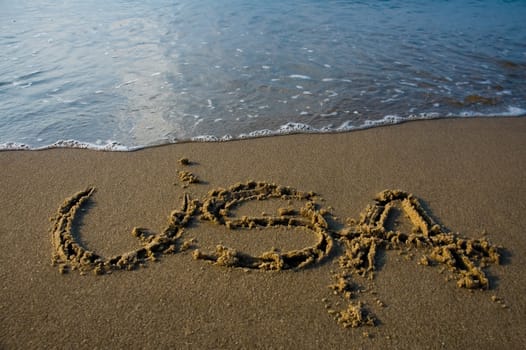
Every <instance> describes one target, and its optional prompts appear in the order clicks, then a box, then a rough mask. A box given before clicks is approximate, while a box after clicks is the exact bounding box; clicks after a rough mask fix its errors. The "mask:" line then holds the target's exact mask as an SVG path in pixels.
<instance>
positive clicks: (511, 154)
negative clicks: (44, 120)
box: [0, 118, 526, 349]
mask: <svg viewBox="0 0 526 350" xmlns="http://www.w3.org/2000/svg"><path fill="white" fill-rule="evenodd" d="M182 159H187V160H188V164H186V163H187V162H186V161H183V160H182ZM525 173H526V119H525V118H464V119H440V120H424V121H415V122H406V123H402V124H398V125H393V126H386V127H377V128H371V129H367V130H360V131H354V132H346V133H340V134H301V135H286V136H272V137H264V138H255V139H250V140H236V141H229V142H216V143H212V142H211V143H200V142H190V143H180V144H172V145H165V146H159V147H151V148H146V149H142V150H138V151H134V152H102V151H93V150H83V149H71V148H69V149H48V150H41V151H4V152H0V178H1V179H2V180H1V186H0V223H1V226H0V278H1V280H2V287H1V289H0V323H1V324H2V326H1V327H0V348H1V349H22V348H23V349H31V348H34V349H36V348H59V349H65V348H73V347H76V348H81V349H83V348H86V349H88V348H90V349H95V348H127V347H135V348H177V349H185V348H188V349H212V348H233V349H242V348H276V349H279V348H290V347H295V348H301V349H311V348H322V349H339V348H341V349H343V348H345V349H360V348H364V349H368V348H379V349H381V348H400V349H460V348H478V349H494V348H506V349H519V348H522V347H523V346H524V344H526V334H525V333H524V329H525V328H526V319H525V317H524V315H525V314H526V297H525V296H524V291H525V290H526V278H525V277H524V266H525V264H526V258H525V257H526V239H525V237H524V232H525V229H526V219H525V217H524V216H523V215H524V213H525V212H526V204H525V202H524V198H525V195H526V177H525V175H524V174H525ZM185 175H186V176H185ZM190 175H193V176H195V177H196V178H197V181H190V180H189V179H191V177H189V176H190ZM250 181H254V182H255V183H257V182H260V183H264V184H275V185H277V186H290V188H291V189H294V190H297V191H298V192H293V191H292V190H290V189H285V190H284V189H281V190H280V191H281V192H279V191H278V192H279V193H280V195H281V194H287V193H292V195H291V198H289V197H287V196H286V195H284V196H282V197H279V196H274V195H268V196H267V197H262V198H261V199H262V200H259V201H258V200H249V201H247V203H241V205H240V206H239V208H238V211H239V213H237V212H236V213H234V214H236V215H238V216H239V217H242V216H247V217H250V216H258V217H263V218H267V217H269V216H270V217H271V216H272V215H273V214H269V213H273V212H275V211H276V210H278V212H279V211H280V210H281V209H282V208H283V207H288V206H296V202H295V200H296V199H298V202H300V203H299V204H298V205H297V206H303V205H306V204H305V203H307V202H308V201H309V200H310V198H311V197H312V198H315V200H316V203H317V205H319V210H317V211H316V212H315V214H305V215H303V214H301V215H303V216H304V218H307V219H309V220H311V221H315V220H317V219H315V218H316V217H317V216H315V215H318V214H319V215H322V216H324V217H326V218H327V227H326V228H325V229H323V232H327V235H328V236H330V239H331V240H333V241H334V242H333V243H331V244H334V247H331V246H323V249H322V250H323V252H322V253H323V254H321V255H320V256H319V261H318V260H316V259H315V260H316V261H314V262H310V263H309V264H305V265H302V263H299V264H298V265H297V266H295V268H290V269H282V270H277V271H274V270H273V268H272V266H271V267H270V268H269V269H270V271H264V270H263V269H262V268H252V267H251V266H248V265H246V266H241V267H236V264H238V265H239V261H241V260H240V259H238V260H235V259H234V260H235V262H234V263H231V262H229V261H226V263H225V264H223V265H225V266H219V265H221V264H218V261H219V260H220V258H221V256H218V255H214V254H213V253H212V254H211V256H212V255H214V256H213V257H212V258H213V259H208V260H210V261H206V259H195V257H196V255H198V254H196V253H195V251H196V250H199V251H204V252H209V251H211V249H214V247H216V246H217V245H222V246H223V247H226V246H228V247H232V248H233V249H234V248H235V249H237V251H243V252H246V253H247V254H249V255H251V256H256V255H258V254H262V253H264V252H268V251H269V250H270V251H272V248H273V247H274V248H277V249H281V250H283V251H289V250H301V249H302V248H303V247H309V246H312V245H314V244H315V243H316V242H317V241H316V240H317V238H316V237H317V236H316V235H313V234H312V233H313V231H315V230H316V229H320V230H322V228H323V225H318V224H312V226H309V225H310V224H305V225H304V224H303V223H300V224H293V225H290V224H289V226H293V227H292V228H290V227H278V225H277V224H271V223H270V222H271V221H269V220H267V221H265V222H266V223H267V225H268V226H269V227H267V228H264V227H259V228H252V229H241V230H239V229H237V230H229V229H227V227H226V225H222V224H221V222H220V224H217V223H214V222H213V220H210V219H207V220H205V219H202V218H201V219H199V215H198V213H195V212H194V213H190V212H189V209H188V207H185V205H184V203H185V198H186V201H189V200H190V201H194V200H195V201H197V202H192V203H198V204H196V205H198V206H199V208H201V210H203V208H204V207H203V206H204V204H203V203H205V202H206V200H207V198H208V199H209V198H210V197H211V196H212V194H211V193H210V191H211V190H214V189H226V192H228V193H234V192H236V188H235V187H232V186H234V185H235V184H239V183H240V184H244V185H246V186H250V185H247V184H251V182H250ZM254 186H256V185H254ZM88 188H94V192H92V193H91V194H90V195H89V198H87V202H86V203H84V204H82V205H79V210H78V213H77V214H78V215H77V216H76V218H75V220H73V219H72V220H73V221H72V223H73V224H72V232H71V233H72V236H74V238H75V239H76V240H77V242H78V243H79V245H80V246H81V247H83V249H86V250H89V251H92V252H96V254H98V256H101V257H111V256H119V254H121V255H122V254H123V253H125V252H130V251H136V250H137V248H138V247H139V246H141V244H142V243H144V242H145V241H146V240H147V239H148V237H147V236H150V235H151V236H153V237H154V236H155V235H158V234H159V233H161V232H163V230H165V227H167V222H170V220H171V219H168V217H169V216H170V215H171V214H170V213H173V210H180V211H181V212H185V213H187V214H188V215H189V216H188V219H189V221H188V222H186V221H184V220H183V219H181V220H183V221H184V232H183V231H178V234H180V235H181V237H180V238H179V236H178V237H177V238H178V239H179V241H178V242H179V243H177V249H175V250H174V251H173V252H172V253H169V254H168V253H167V254H153V255H155V256H152V257H147V258H141V259H140V260H141V261H139V263H138V264H137V265H136V266H132V267H133V269H131V271H129V270H128V269H127V268H123V269H122V270H116V269H113V270H112V269H111V268H108V269H107V270H106V271H102V272H103V273H101V274H98V273H97V271H95V270H96V269H95V268H92V266H88V265H89V264H88V265H86V266H84V267H85V268H84V267H83V266H80V268H79V269H75V268H74V266H71V264H70V265H69V266H68V262H67V261H66V262H64V258H62V260H61V259H60V258H57V257H56V254H57V249H59V248H60V247H57V243H56V239H55V238H54V237H55V235H57V234H58V233H64V232H65V231H64V230H66V229H64V228H60V229H59V228H57V225H58V224H57V223H58V221H59V220H60V219H61V218H62V219H68V217H67V215H68V214H64V215H62V216H61V215H57V212H58V211H59V208H61V206H62V205H63V203H64V201H65V200H66V199H68V198H72V196H73V195H75V194H76V193H79V191H83V190H86V189H88ZM273 188H274V187H273ZM276 188H277V187H276ZM386 189H391V190H395V189H397V190H401V191H405V192H406V193H410V194H412V195H413V196H414V198H417V199H418V201H419V203H420V204H421V205H422V208H424V210H425V212H426V213H427V214H428V215H429V217H430V218H433V220H434V221H436V222H437V223H438V224H439V225H440V226H441V227H442V228H441V230H442V231H444V232H454V233H456V232H458V233H459V234H458V237H463V238H465V239H468V240H470V239H471V240H475V239H477V240H478V239H484V240H487V242H489V243H490V244H491V246H492V247H496V248H495V249H497V250H498V252H499V254H500V259H499V263H498V264H497V263H496V262H495V263H487V264H486V265H487V267H484V266H481V270H482V271H483V272H484V274H485V276H486V277H487V280H488V285H487V286H482V287H483V288H471V289H470V288H459V286H457V284H458V278H457V277H458V276H457V272H458V271H452V270H451V269H449V268H448V266H447V264H445V265H443V264H439V263H432V264H430V265H431V266H426V264H425V263H423V260H422V257H423V255H424V254H427V253H429V249H430V248H432V247H430V246H427V247H426V246H424V247H418V246H417V245H416V244H415V246H414V247H413V246H411V245H408V249H398V248H397V247H391V248H389V249H383V248H382V246H378V248H377V253H376V256H375V261H374V262H373V266H372V267H371V266H369V267H370V268H372V269H373V270H374V276H373V274H371V278H365V279H364V282H363V287H356V289H353V291H352V292H353V296H352V302H353V303H358V302H361V301H363V303H365V304H364V305H365V308H366V309H367V310H369V311H370V314H371V315H374V322H371V323H373V324H374V325H370V324H369V325H368V324H360V325H358V326H357V327H352V326H350V327H343V326H342V323H341V322H338V320H335V317H334V312H333V313H331V312H330V311H333V309H334V310H340V309H342V308H344V307H345V305H346V303H347V302H348V301H347V300H345V298H342V297H340V296H339V295H336V294H337V292H338V290H337V289H335V288H334V287H330V286H332V285H333V284H334V275H335V274H336V273H338V271H339V269H340V268H341V266H339V257H340V256H341V255H342V254H343V250H344V248H343V245H342V243H339V242H338V237H340V236H339V235H340V234H341V232H345V230H346V229H349V227H351V226H352V225H354V224H356V222H357V221H359V220H360V213H363V212H364V210H365V209H366V207H367V206H368V205H373V204H374V203H375V202H374V199H375V196H376V195H377V194H378V193H379V192H381V191H383V190H386ZM287 191H288V192H287ZM291 191H292V192H291ZM311 191H313V192H314V193H315V194H306V193H309V192H311ZM219 192H220V191H218V192H216V193H219ZM300 192H301V194H302V196H303V197H302V196H298V198H295V197H294V198H292V197H293V195H296V194H297V193H300ZM273 193H274V192H273ZM185 194H187V196H185ZM285 197H287V198H285ZM300 197H301V198H300ZM187 204H188V203H187ZM307 208H308V206H307ZM185 210H186V211H185ZM178 213H180V212H178ZM291 213H292V211H291ZM295 213H296V214H295V215H296V216H301V215H300V214H298V213H299V210H298V212H295ZM59 214H60V213H59ZM281 214H283V215H284V216H287V215H288V212H286V211H283V210H282V211H281ZM281 214H280V215H281ZM283 215H282V216H283ZM309 215H310V216H309ZM173 217H174V216H172V218H173ZM181 217H182V216H181ZM313 218H314V219H313ZM50 219H51V220H50ZM353 219H354V220H353ZM221 220H222V219H221ZM265 220H266V219H265ZM404 220H405V221H407V220H409V219H408V218H404V217H403V215H402V216H400V218H399V221H401V223H400V225H401V227H409V230H411V227H410V226H411V222H409V225H408V223H407V222H405V223H404ZM183 221H181V222H183ZM409 221H410V220H409ZM178 222H179V221H178ZM289 222H292V221H289ZM302 222H303V221H302ZM54 225H55V226H54ZM181 225H183V224H181ZM247 225H248V224H247ZM404 225H405V226H404ZM255 226H257V225H255ZM181 227H182V226H181ZM320 227H321V228H320ZM137 228H144V232H146V233H144V234H143V233H141V232H143V231H141V230H139V231H138V230H137ZM146 229H147V230H146ZM60 230H62V231H60ZM230 231H233V232H234V233H232V232H230ZM316 232H317V231H316ZM320 232H321V231H320ZM132 233H135V236H136V237H134V235H132ZM266 233H269V234H268V235H267V234H266ZM232 234H233V235H234V236H232ZM316 234H317V233H316ZM145 237H146V238H145ZM232 237H233V238H232ZM291 237H292V238H291ZM452 237H453V236H452ZM455 237H456V236H455ZM138 238H139V239H138ZM141 239H142V240H143V241H141ZM331 242H332V241H331ZM280 244H281V245H280ZM183 248H184V249H183ZM324 249H325V250H324ZM426 249H427V250H426ZM66 258H67V257H66ZM234 258H235V257H234ZM52 259H54V262H55V265H54V266H53V264H52ZM214 259H215V260H214ZM154 260H157V261H154ZM424 260H425V259H424ZM214 262H215V264H214ZM290 264H292V263H290ZM290 264H289V265H290ZM442 265H443V266H442ZM464 265H466V264H464V263H463V265H462V266H463V267H458V268H464V267H465V266H464ZM467 265H469V264H467ZM483 265H484V264H483ZM258 266H261V265H258ZM125 267H128V265H127V266H125ZM454 268H457V267H454ZM79 270H80V271H79ZM61 272H66V273H61ZM348 280H349V281H351V280H356V281H357V282H360V283H361V277H357V278H354V277H348ZM329 303H330V305H329ZM335 312H337V311H335Z"/></svg>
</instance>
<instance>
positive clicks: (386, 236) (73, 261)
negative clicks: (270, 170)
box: [51, 162, 501, 327]
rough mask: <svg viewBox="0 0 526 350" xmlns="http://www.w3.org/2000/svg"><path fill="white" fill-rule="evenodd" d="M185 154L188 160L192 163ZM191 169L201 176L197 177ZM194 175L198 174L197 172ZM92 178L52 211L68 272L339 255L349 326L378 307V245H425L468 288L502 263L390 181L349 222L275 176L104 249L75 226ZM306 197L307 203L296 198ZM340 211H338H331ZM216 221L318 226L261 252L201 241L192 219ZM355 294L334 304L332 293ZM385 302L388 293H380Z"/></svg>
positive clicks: (237, 225)
mask: <svg viewBox="0 0 526 350" xmlns="http://www.w3.org/2000/svg"><path fill="white" fill-rule="evenodd" d="M184 163H185V162H182V164H184ZM190 175H191V176H190ZM188 179H192V181H188ZM180 180H181V181H182V182H185V183H186V185H188V184H190V183H197V182H199V179H198V178H197V177H196V176H194V175H193V174H191V173H189V172H181V173H180ZM94 192H95V188H94V187H88V188H86V189H85V190H83V191H80V192H78V193H76V194H74V195H73V196H71V197H70V198H67V199H66V200H65V201H64V203H63V204H62V205H61V206H60V208H59V209H58V212H57V213H56V215H55V216H54V217H53V218H52V229H51V232H52V243H53V256H52V262H53V264H54V265H55V266H58V267H59V270H60V271H61V272H63V273H65V272H68V271H69V270H77V271H79V272H80V273H81V274H85V273H86V272H88V271H92V272H93V273H95V274H106V273H110V272H112V271H116V270H133V269H136V268H139V267H141V266H144V265H145V264H147V263H148V262H151V261H158V260H159V259H160V258H161V257H162V256H163V255H166V254H176V253H178V252H182V251H185V250H189V249H192V250H193V253H192V256H193V258H194V259H196V260H205V261H208V262H210V263H211V264H214V265H219V266H222V267H225V268H244V269H247V270H248V269H257V270H265V271H281V270H287V269H292V270H301V269H304V268H306V267H314V266H316V264H318V263H320V262H321V261H323V260H327V259H330V258H332V257H333V256H335V255H337V254H334V252H335V251H336V249H334V248H335V246H338V247H340V248H341V249H339V250H338V251H340V252H341V253H340V254H339V256H338V257H337V259H338V260H337V263H338V267H339V268H338V271H336V272H333V276H332V280H333V283H332V284H331V285H330V286H329V288H330V289H331V291H332V292H331V293H330V297H328V298H324V299H323V302H324V303H325V307H326V309H327V311H328V313H329V314H330V315H332V317H334V319H335V320H336V321H337V322H338V323H339V324H340V325H341V326H343V327H360V326H366V325H369V326H374V325H375V324H377V316H376V315H375V314H374V313H373V312H372V311H371V310H370V308H369V307H368V305H367V304H366V303H364V302H362V301H360V299H361V298H362V296H363V295H364V293H367V291H371V290H372V289H373V283H374V277H375V264H376V257H377V252H378V251H379V250H380V249H385V250H401V251H408V250H416V251H419V252H421V253H422V256H421V258H420V259H419V261H418V263H419V264H422V265H426V266H435V267H439V268H440V269H441V272H443V271H448V273H449V274H450V275H451V277H452V278H454V279H456V281H457V282H456V284H457V286H458V287H459V288H468V289H482V290H486V289H488V288H489V287H490V286H489V280H488V278H487V276H486V274H485V273H484V271H483V269H484V268H485V267H486V266H488V265H489V264H499V260H500V253H499V250H500V249H501V248H499V247H496V246H495V245H492V244H491V243H490V242H489V241H488V240H487V239H485V238H482V239H469V238H463V237H461V236H460V235H458V234H455V233H452V232H449V231H448V230H446V229H445V228H444V227H443V226H442V225H440V224H438V223H437V222H436V221H435V220H434V219H433V218H432V217H431V216H430V215H429V214H428V213H427V211H426V210H425V209H424V207H423V206H422V205H421V203H420V201H419V200H418V199H417V198H416V197H415V196H413V195H412V194H410V193H407V192H404V191H400V190H385V191H383V192H381V193H379V194H378V195H377V196H376V198H375V202H374V204H372V205H369V206H368V207H367V208H366V209H365V210H364V211H363V212H362V214H361V215H360V218H359V219H358V220H353V219H348V220H347V223H346V225H345V227H344V228H343V229H341V230H336V229H334V228H333V227H332V226H334V225H330V224H329V222H334V220H337V219H336V218H334V217H333V216H331V214H330V212H329V210H327V209H324V208H323V207H322V205H321V204H320V200H321V198H320V197H319V195H317V194H316V193H314V192H302V191H298V190H296V189H294V188H291V187H285V186H279V185H276V184H272V183H267V182H255V181H248V182H246V183H239V184H236V185H233V186H231V187H229V188H226V189H214V190H211V191H209V192H208V194H207V195H206V196H205V197H204V198H202V199H201V200H196V199H192V198H190V196H189V195H188V194H185V196H184V199H183V202H182V205H181V207H180V208H179V209H176V210H174V211H172V212H171V213H170V215H169V217H168V223H167V225H166V228H165V229H164V230H163V231H162V232H160V233H159V234H152V233H150V231H149V230H147V229H143V228H134V229H133V231H132V234H133V235H134V236H135V237H137V238H138V241H139V244H140V247H139V248H137V249H135V250H133V251H129V252H126V253H124V254H120V255H116V256H112V257H103V256H101V255H99V254H97V253H96V252H94V251H91V250H89V249H87V248H86V247H84V246H83V245H82V244H81V243H80V242H79V240H78V239H76V238H75V236H74V235H73V234H72V227H73V222H74V220H75V217H76V215H77V213H78V212H79V210H80V209H81V208H82V206H83V205H85V203H86V201H88V200H89V198H90V197H91V196H92V195H93V194H94ZM269 199H273V200H280V201H283V202H284V203H286V205H285V206H284V207H282V208H279V209H278V210H277V212H276V213H275V215H270V214H262V215H259V216H242V217H235V216H234V215H233V213H232V212H233V210H234V209H235V208H238V207H239V206H242V205H243V204H244V203H247V202H249V201H264V200H269ZM292 203H300V204H297V205H296V206H297V208H296V207H294V206H293V205H292ZM395 212H402V213H405V216H406V217H407V218H408V219H409V221H410V223H411V225H412V229H411V230H410V231H411V232H410V233H403V232H401V231H398V230H395V229H389V228H388V227H389V225H387V222H388V220H391V219H390V218H391V217H392V216H393V215H394V213H395ZM329 218H330V220H329ZM205 221H206V222H211V223H214V224H216V225H222V226H224V227H225V228H226V229H227V230H236V229H245V230H246V232H250V231H251V230H252V229H259V230H261V229H264V228H276V227H283V228H288V229H294V228H301V229H303V230H305V231H306V232H309V233H311V234H312V235H314V237H315V240H314V242H315V243H314V244H313V245H310V246H307V247H304V248H302V249H295V250H290V251H280V250H279V249H276V248H272V249H271V250H270V251H267V252H265V253H263V254H261V255H252V254H248V253H246V252H242V251H239V250H236V249H233V248H230V247H227V246H224V245H218V246H217V247H216V249H215V251H203V250H201V249H199V246H198V243H197V242H196V241H195V240H194V239H190V238H188V237H186V236H185V228H187V227H188V225H189V224H190V223H192V224H193V225H194V226H195V225H198V224H199V222H205ZM334 297H336V298H338V300H339V301H342V299H343V301H345V302H344V303H343V304H344V305H345V306H344V307H343V308H342V307H341V306H340V307H339V308H338V307H336V306H335V307H333V305H341V303H340V302H336V303H334V304H333V303H332V302H331V301H330V300H332V299H331V298H334ZM376 303H377V304H378V305H380V306H382V302H381V301H380V300H379V299H376Z"/></svg>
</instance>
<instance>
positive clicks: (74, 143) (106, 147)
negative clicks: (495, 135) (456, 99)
mask: <svg viewBox="0 0 526 350" xmlns="http://www.w3.org/2000/svg"><path fill="white" fill-rule="evenodd" d="M510 109H511V110H517V111H516V112H515V113H512V112H509V113H507V114H506V113H503V114H501V115H481V116H436V117H433V116H428V117H421V118H411V117H406V118H403V117H398V116H396V115H395V116H391V115H387V116H385V117H384V118H382V119H378V120H368V122H369V123H364V124H362V125H360V126H350V127H349V128H342V127H338V128H336V129H330V130H325V129H324V128H319V129H318V128H314V127H311V126H310V125H308V124H303V123H294V122H290V123H287V124H285V125H282V127H281V128H279V129H276V130H269V129H261V130H255V131H252V132H250V133H248V134H245V133H243V134H240V135H238V136H237V137H232V136H231V135H229V134H228V135H224V136H222V137H217V136H210V135H201V136H195V137H192V138H190V139H186V140H180V141H173V142H162V143H161V142H160V141H158V142H157V143H152V144H149V145H143V146H125V145H123V144H121V143H119V142H117V141H112V140H107V141H106V143H105V144H102V143H100V144H98V143H90V142H81V141H78V140H74V139H70V140H59V141H56V142H55V143H53V144H50V145H47V146H40V147H34V148H32V147H31V146H29V145H26V144H24V143H17V142H5V143H3V144H0V152H9V151H46V150H52V149H88V150H91V151H100V152H137V151H141V150H145V149H149V148H156V147H164V146H170V145H181V144H187V143H212V144H215V143H225V142H236V141H247V140H257V139H261V138H267V137H271V138H272V137H280V136H291V135H338V134H346V133H352V132H359V131H364V130H369V129H373V128H384V127H391V126H395V125H400V124H405V123H413V122H421V121H432V120H464V119H487V118H491V119H493V118H497V119H514V118H524V117H525V116H526V110H523V109H521V108H518V107H511V108H510ZM287 126H288V128H286V127H287ZM296 128H298V129H296Z"/></svg>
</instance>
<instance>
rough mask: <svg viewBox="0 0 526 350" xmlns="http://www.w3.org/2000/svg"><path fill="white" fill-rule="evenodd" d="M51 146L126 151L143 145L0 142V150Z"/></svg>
mask: <svg viewBox="0 0 526 350" xmlns="http://www.w3.org/2000/svg"><path fill="white" fill-rule="evenodd" d="M52 148H80V149H91V150H94V151H109V152H128V151H135V150H138V149H141V148H144V147H141V146H136V147H128V146H125V145H123V144H121V143H119V142H116V141H107V142H106V143H104V144H102V143H101V144H94V143H89V142H81V141H77V140H58V141H57V142H55V143H52V144H51V145H47V146H42V147H30V146H28V145H26V144H23V143H16V142H6V143H2V144H0V151H16V150H45V149H52Z"/></svg>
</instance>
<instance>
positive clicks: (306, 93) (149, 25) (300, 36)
mask: <svg viewBox="0 0 526 350" xmlns="http://www.w3.org/2000/svg"><path fill="white" fill-rule="evenodd" d="M524 18H526V3H525V2H523V1H507V2H504V1H479V2H470V3H468V4H458V3H456V2H455V3H453V2H434V1H410V0H405V1H403V0H394V1H384V2H362V1H314V0H310V1H309V0H293V1H287V2H282V1H277V0H270V1H265V2H254V1H247V0H235V1H229V2H219V1H212V0H204V1H187V0H185V1H178V2H173V1H168V0H151V1H143V2H138V1H124V0H122V1H107V2H89V1H78V0H73V1H68V2H60V3H57V2H53V1H49V0H47V1H46V0H42V1H27V0H25V1H17V2H5V1H0V144H1V143H5V142H9V141H11V142H18V143H25V144H28V145H30V146H34V147H38V146H43V145H49V144H51V143H53V142H56V141H57V140H63V139H76V140H80V141H82V142H90V143H94V144H97V143H99V144H101V143H102V144H104V143H106V142H107V140H114V141H117V142H120V143H122V144H124V145H128V146H138V145H147V144H155V143H162V142H172V141H177V140H187V139H191V138H194V137H196V136H199V135H213V136H215V137H223V136H225V135H231V136H233V137H239V136H240V135H243V134H249V133H251V132H255V131H259V132H260V133H261V130H265V129H269V130H277V129H279V128H280V127H282V126H283V125H286V124H287V123H290V122H292V123H302V124H305V125H302V126H301V127H302V128H303V130H328V129H338V128H352V127H359V126H362V125H364V123H365V124H367V123H369V124H374V121H375V120H376V121H378V120H383V119H384V117H385V116H393V115H395V116H398V117H401V118H406V117H409V116H412V117H415V116H416V117H425V116H448V115H457V116H458V115H488V114H506V113H511V114H521V113H524V109H526V102H525V97H526V84H524V81H526V69H525V68H526V26H525V25H524V23H523V22H524V21H523V19H524ZM389 120H393V118H391V119H389ZM394 120H398V119H396V118H394ZM289 125H290V124H289ZM296 125H297V124H296ZM227 137H228V136H227Z"/></svg>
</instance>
